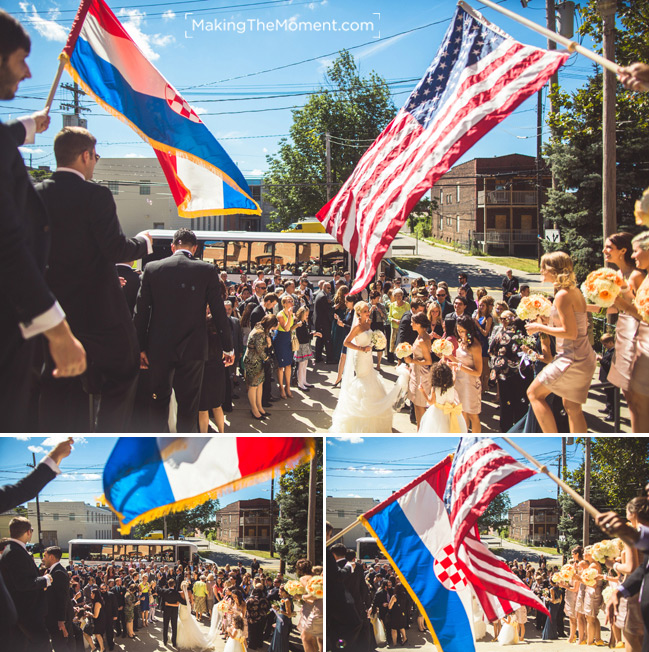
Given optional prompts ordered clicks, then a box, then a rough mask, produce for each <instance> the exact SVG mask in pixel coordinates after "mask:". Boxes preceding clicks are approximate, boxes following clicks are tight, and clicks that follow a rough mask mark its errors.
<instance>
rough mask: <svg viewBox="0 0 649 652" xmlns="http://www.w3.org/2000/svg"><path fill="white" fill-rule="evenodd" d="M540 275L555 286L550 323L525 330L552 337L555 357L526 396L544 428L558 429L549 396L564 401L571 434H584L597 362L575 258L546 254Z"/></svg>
mask: <svg viewBox="0 0 649 652" xmlns="http://www.w3.org/2000/svg"><path fill="white" fill-rule="evenodd" d="M541 277H542V279H543V280H544V281H548V282H550V283H552V284H553V285H554V289H555V295H554V304H553V306H552V312H551V314H550V324H549V325H545V324H541V323H538V322H532V323H528V324H527V326H526V328H527V332H528V333H529V334H530V335H534V333H545V334H546V335H552V336H554V337H555V338H556V339H557V356H556V357H555V359H554V360H553V361H552V362H551V363H550V364H549V365H547V366H546V367H545V368H544V369H542V370H541V372H540V373H539V375H538V376H537V377H536V378H535V379H534V380H533V381H532V384H531V385H530V386H529V388H528V390H527V396H528V398H529V399H530V404H531V405H532V409H533V410H534V415H535V416H536V418H537V420H538V422H539V425H540V426H541V429H542V430H543V432H545V433H549V432H557V424H556V421H555V418H554V415H553V414H552V409H551V408H550V406H549V405H548V403H547V401H546V400H545V399H546V397H547V396H548V395H549V394H556V395H557V396H560V397H561V398H562V399H563V406H564V408H565V411H566V414H567V415H568V422H569V424H570V432H573V433H575V432H586V431H587V430H588V426H587V425H586V419H585V417H584V413H583V411H582V405H583V404H584V403H585V402H586V400H587V398H588V390H589V389H590V383H591V380H592V378H593V374H594V373H595V366H596V360H595V351H593V347H592V346H591V345H590V342H589V340H588V316H587V312H586V300H585V299H584V296H583V295H582V293H581V291H580V290H579V288H578V287H577V279H576V278H575V274H574V272H573V266H572V259H571V258H570V256H569V255H568V254H566V253H564V252H563V251H554V252H552V253H548V254H545V255H543V257H542V258H541Z"/></svg>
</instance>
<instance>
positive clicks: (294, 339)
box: [291, 330, 300, 353]
mask: <svg viewBox="0 0 649 652" xmlns="http://www.w3.org/2000/svg"><path fill="white" fill-rule="evenodd" d="M299 348H300V342H299V341H298V339H297V333H296V332H295V331H294V330H293V331H291V351H293V353H296V352H297V350H298V349H299Z"/></svg>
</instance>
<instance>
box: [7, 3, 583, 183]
mask: <svg viewBox="0 0 649 652" xmlns="http://www.w3.org/2000/svg"><path fill="white" fill-rule="evenodd" d="M502 4H503V5H504V6H505V7H508V8H509V9H511V10H513V11H515V12H517V13H521V14H523V15H525V16H526V17H527V18H529V19H531V20H533V21H535V22H537V23H539V24H545V2H544V0H530V2H529V5H528V7H527V9H523V8H522V7H521V4H520V2H518V0H505V2H503V3H502ZM109 5H110V6H111V8H112V9H113V11H114V12H115V13H116V14H117V15H118V17H119V18H120V20H121V21H122V22H123V24H124V25H125V27H126V28H127V30H128V31H129V33H130V34H131V36H133V38H135V40H136V41H137V42H138V44H139V45H140V47H141V49H142V50H143V51H144V52H145V53H146V54H147V56H148V57H149V59H150V60H151V61H152V62H153V63H154V64H155V65H156V66H157V67H158V69H159V70H160V71H161V72H162V74H163V75H164V76H165V77H166V78H167V79H168V80H169V81H170V82H171V83H172V84H173V85H174V86H175V87H176V88H177V89H178V90H179V91H180V92H181V93H183V95H184V96H185V98H186V99H187V100H188V101H189V102H190V103H191V104H192V105H193V106H194V107H195V108H196V110H197V111H198V112H199V113H200V115H201V118H202V119H203V120H204V122H205V123H206V125H207V126H208V128H210V130H211V131H212V132H213V133H214V134H215V136H216V137H217V138H218V139H219V140H220V141H221V143H222V145H223V146H224V147H225V149H226V150H227V151H228V153H229V154H230V155H231V157H232V158H233V160H234V161H235V162H236V163H237V164H238V165H239V167H240V169H241V170H242V171H243V173H244V174H245V175H248V176H255V175H258V174H260V173H262V172H264V171H265V170H266V168H267V164H266V155H267V154H274V153H276V151H277V144H278V141H279V136H281V135H286V134H288V130H289V127H290V125H291V121H292V115H291V111H290V108H289V107H293V106H301V105H303V104H304V102H305V101H306V98H307V97H308V96H305V95H301V93H308V92H311V91H314V90H317V89H318V88H319V87H320V86H321V85H322V84H323V83H324V77H323V74H324V71H325V70H326V68H327V66H328V64H330V63H331V61H332V60H333V59H334V58H335V56H336V55H335V53H336V52H337V51H339V50H340V49H342V48H355V49H353V50H352V53H353V54H354V56H355V57H356V58H357V60H358V62H359V64H360V68H361V72H362V73H363V74H368V73H369V72H370V71H372V70H374V71H376V72H377V73H378V74H379V75H381V76H382V77H384V78H385V79H386V80H387V81H388V82H390V83H391V84H392V86H391V88H392V90H393V93H395V95H394V102H395V105H396V106H397V107H399V106H401V105H402V104H403V103H404V101H405V99H406V98H407V96H408V94H409V93H410V91H411V90H412V89H413V88H414V86H415V85H416V81H404V80H412V79H416V80H418V79H419V78H420V77H422V76H423V74H424V72H425V70H426V68H427V66H428V65H429V63H430V61H431V60H432V59H433V57H434V55H435V53H436V51H437V48H438V46H439V44H440V42H441V39H442V37H443V34H444V32H445V30H446V28H447V25H448V22H449V20H450V18H451V16H452V14H453V11H454V3H452V2H449V1H448V0H446V1H444V0H442V1H439V0H438V1H435V0H427V1H426V2H424V1H422V0H414V1H410V2H407V3H403V2H393V1H392V0H371V1H369V0H359V1H357V2H353V3H350V2H344V1H343V0H318V1H310V0H225V1H224V0H184V1H182V2H179V1H176V2H170V1H168V0H165V1H163V2H159V3H152V2H150V1H148V0H140V2H136V3H133V4H130V5H128V4H126V3H125V2H124V0H110V1H109ZM472 6H474V8H477V9H480V7H481V5H480V3H479V2H477V1H475V0H474V2H473V3H472ZM77 7H78V4H77V3H76V2H75V1H73V0H34V1H33V2H28V1H24V0H9V1H8V2H6V3H4V8H5V9H6V10H7V11H9V12H10V13H13V14H14V15H15V16H16V17H18V18H19V19H21V20H23V22H24V24H25V26H26V27H27V29H28V31H29V32H30V34H31V36H32V53H31V56H30V58H29V64H30V66H31V69H32V75H33V77H32V79H29V80H26V81H25V82H23V83H22V85H21V86H20V88H19V92H18V96H17V97H16V99H14V100H13V101H12V102H2V103H0V120H7V119H9V118H10V117H12V116H13V117H15V116H17V115H19V114H22V113H26V112H29V111H32V110H35V109H38V108H41V107H42V106H43V105H44V98H45V97H46V95H47V91H48V89H49V87H50V85H51V83H52V80H53V78H54V74H55V72H56V69H57V65H58V61H57V56H58V54H59V52H60V51H61V48H62V45H63V42H64V41H65V38H66V34H67V31H68V30H69V28H70V26H71V24H72V20H73V17H74V14H75V12H76V9H77ZM483 13H484V15H485V16H486V17H487V18H488V19H490V20H492V21H493V22H495V23H496V24H497V25H498V26H499V27H501V28H502V29H504V30H505V31H508V32H509V33H510V34H512V35H513V36H514V37H516V38H518V39H520V40H522V41H524V42H526V43H530V44H532V45H537V46H540V47H545V39H544V38H543V37H541V36H540V35H538V34H536V33H535V32H532V31H530V30H529V29H527V28H525V27H523V26H520V25H518V24H517V23H515V22H513V21H512V20H510V19H509V18H506V17H504V16H502V15H500V14H498V13H497V12H495V11H494V10H492V9H487V8H484V9H483ZM201 20H202V21H203V22H202V23H201V22H200V21H201ZM268 21H272V22H275V21H279V24H280V25H282V24H283V21H286V27H285V28H282V27H280V29H279V30H278V31H277V30H274V31H268V29H267V28H265V29H262V27H261V24H262V23H268ZM300 21H301V22H311V23H315V22H321V23H325V22H328V23H329V24H330V25H333V21H336V23H337V26H338V30H339V31H335V32H334V31H321V32H314V31H311V32H307V31H299V30H295V31H292V30H291V29H290V28H289V27H288V25H289V24H291V23H293V24H297V23H299V22H300ZM227 22H232V23H234V26H231V27H230V28H229V29H228V28H227V26H226V25H225V24H224V23H227ZM345 22H347V23H348V25H347V29H346V31H343V23H345ZM362 23H365V25H363V26H362V25H361V24H362ZM430 23H434V24H432V25H430V26H428V27H424V28H422V29H417V28H419V27H421V26H424V25H428V24H430ZM208 24H209V25H211V26H212V29H211V30H208V29H207V25H208ZM355 24H356V25H355ZM411 30H415V31H411ZM402 32H405V33H404V34H402V35H400V36H397V37H395V38H390V39H387V40H379V39H385V37H388V36H391V35H394V34H400V33H402ZM365 43H367V45H364V46H363V47H360V48H357V47H356V46H359V45H361V44H365ZM584 45H586V46H589V45H591V44H590V43H589V42H587V41H586V42H584ZM305 60H309V61H306V62H305V63H302V64H300V65H290V64H294V63H296V62H300V61H305ZM287 65H288V66H289V67H286V68H283V69H281V70H276V71H273V72H268V73H264V74H259V73H260V72H261V71H264V70H267V69H270V68H276V67H279V66H287ZM591 71H592V66H591V64H590V62H589V61H588V60H587V59H584V58H583V57H580V56H579V57H578V56H577V55H573V56H572V57H571V58H570V59H569V60H568V63H567V65H566V66H564V67H563V68H562V69H561V71H560V79H561V83H562V85H564V88H567V89H572V88H575V87H577V86H579V85H581V84H582V83H583V82H584V81H585V79H586V78H587V76H588V75H589V74H590V73H591ZM62 81H63V82H66V83H71V80H70V78H69V77H68V76H67V74H66V73H64V75H63V79H62ZM296 94H297V95H296ZM270 95H274V96H279V97H268V96H270ZM249 98H260V99H249ZM61 101H63V102H65V101H67V102H69V101H71V94H70V93H69V92H68V91H63V90H59V91H58V93H57V96H56V100H55V102H54V110H53V124H52V126H51V127H50V129H49V131H48V132H46V133H45V134H42V135H40V136H39V137H38V139H37V142H36V144H35V145H34V146H31V147H26V148H24V155H25V157H26V158H27V160H29V154H30V153H31V157H32V161H33V164H34V165H53V163H54V158H53V155H52V153H51V148H52V140H53V137H54V135H55V134H56V132H57V131H58V130H59V129H60V127H61V116H60V114H61V113H62V110H61V109H60V108H59V104H60V102H61ZM84 105H86V106H89V107H90V108H91V111H90V112H87V113H86V117H88V120H89V122H88V127H89V129H90V130H91V131H92V132H93V133H94V134H95V135H96V136H97V138H98V147H97V150H98V152H99V153H100V154H101V155H102V156H103V157H125V156H126V157H132V158H137V157H151V156H153V151H152V150H151V148H150V147H149V146H148V145H147V144H145V143H144V142H142V141H141V140H139V138H138V137H137V136H136V134H135V133H134V132H132V131H131V130H130V129H129V128H128V127H126V126H125V125H123V124H122V123H121V122H119V121H118V120H117V119H115V118H113V117H111V116H109V115H107V114H106V113H105V112H104V111H103V110H102V109H100V108H99V107H98V106H97V105H95V104H94V103H93V102H92V101H90V100H86V101H84ZM544 106H545V107H546V109H547V102H544ZM242 111H245V112H242ZM333 135H334V136H335V134H333ZM513 152H517V153H522V154H528V155H531V156H534V155H535V152H536V97H533V98H531V99H530V100H528V101H527V102H525V103H524V104H522V105H521V106H520V107H519V108H518V109H517V110H516V112H515V113H514V114H512V115H511V116H510V117H509V118H507V119H506V120H505V121H504V122H503V123H502V124H501V125H499V126H498V127H496V128H495V129H494V130H493V131H492V132H491V133H490V134H488V135H487V136H485V137H484V138H483V139H482V140H481V141H480V142H479V143H477V144H476V145H475V146H474V147H473V148H472V149H471V150H470V151H469V152H468V153H467V154H466V155H465V157H464V159H462V160H468V159H471V158H474V157H476V156H494V155H502V154H508V153H513ZM460 162H461V161H460Z"/></svg>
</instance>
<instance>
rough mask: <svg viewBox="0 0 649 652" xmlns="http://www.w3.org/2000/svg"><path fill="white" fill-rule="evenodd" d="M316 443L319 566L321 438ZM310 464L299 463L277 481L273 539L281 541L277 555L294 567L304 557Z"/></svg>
mask: <svg viewBox="0 0 649 652" xmlns="http://www.w3.org/2000/svg"><path fill="white" fill-rule="evenodd" d="M315 442H316V469H317V471H316V472H317V481H316V505H315V508H316V529H315V553H316V554H315V556H316V563H317V564H321V563H322V543H323V541H322V526H323V523H322V439H321V438H320V437H317V438H316V439H315ZM309 466H310V464H309V462H306V463H304V464H300V466H298V467H296V468H295V469H293V470H292V471H289V472H288V473H285V474H284V475H282V477H281V478H280V480H279V491H278V493H277V502H278V504H279V519H278V520H277V525H276V527H275V538H276V539H278V538H281V539H283V543H282V545H280V546H277V550H278V552H279V554H280V556H281V557H282V558H283V559H284V560H285V561H286V562H287V564H288V566H289V568H293V567H294V565H295V562H296V561H297V560H298V559H304V558H306V553H307V526H308V511H309Z"/></svg>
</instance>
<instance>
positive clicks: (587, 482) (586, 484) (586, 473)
mask: <svg viewBox="0 0 649 652" xmlns="http://www.w3.org/2000/svg"><path fill="white" fill-rule="evenodd" d="M584 500H585V501H586V502H587V503H589V502H590V437H586V445H585V447H584ZM589 543H590V516H589V515H588V512H587V511H586V510H584V534H583V538H582V545H583V547H584V548H585V547H586V546H587V545H589Z"/></svg>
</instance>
